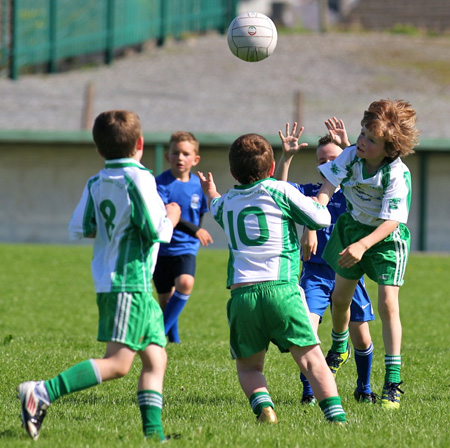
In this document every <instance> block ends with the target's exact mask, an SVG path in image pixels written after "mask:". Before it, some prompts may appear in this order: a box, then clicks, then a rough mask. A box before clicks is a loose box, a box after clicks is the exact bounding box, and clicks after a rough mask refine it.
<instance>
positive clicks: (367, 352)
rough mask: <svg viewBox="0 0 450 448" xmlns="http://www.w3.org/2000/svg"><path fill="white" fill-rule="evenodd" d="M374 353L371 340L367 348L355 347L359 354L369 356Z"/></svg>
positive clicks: (356, 352) (356, 353)
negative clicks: (358, 348) (359, 348)
mask: <svg viewBox="0 0 450 448" xmlns="http://www.w3.org/2000/svg"><path fill="white" fill-rule="evenodd" d="M372 353H373V342H371V343H370V346H369V348H366V349H365V350H357V349H356V348H355V355H358V356H369V355H370V354H372Z"/></svg>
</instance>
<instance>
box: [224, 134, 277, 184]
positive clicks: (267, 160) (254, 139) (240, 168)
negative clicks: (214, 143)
mask: <svg viewBox="0 0 450 448" xmlns="http://www.w3.org/2000/svg"><path fill="white" fill-rule="evenodd" d="M228 159H229V162H230V171H231V174H232V175H233V176H234V177H235V178H236V179H237V180H238V181H239V183H241V184H244V185H247V184H252V183H254V182H256V181H258V180H261V179H265V178H266V177H268V175H269V172H270V168H271V166H272V163H273V160H274V156H273V149H272V145H271V144H270V143H269V141H268V140H267V139H265V138H264V137H262V136H261V135H259V134H245V135H241V136H240V137H238V138H237V139H236V140H235V141H234V142H233V143H232V145H231V146H230V150H229V153H228Z"/></svg>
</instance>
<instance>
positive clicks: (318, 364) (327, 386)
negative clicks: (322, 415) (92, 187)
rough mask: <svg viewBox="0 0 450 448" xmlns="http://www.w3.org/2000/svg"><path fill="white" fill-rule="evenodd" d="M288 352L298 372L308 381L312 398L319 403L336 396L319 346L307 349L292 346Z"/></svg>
mask: <svg viewBox="0 0 450 448" xmlns="http://www.w3.org/2000/svg"><path fill="white" fill-rule="evenodd" d="M290 352H291V354H292V356H293V358H294V360H295V362H296V363H297V365H298V366H299V367H300V370H301V371H302V372H303V374H304V375H305V376H306V378H307V379H308V381H309V384H310V385H311V387H312V390H313V392H314V396H315V397H316V398H317V400H318V401H319V402H320V401H322V400H323V399H325V398H329V397H336V396H338V390H337V386H336V381H335V380H334V377H333V374H332V373H331V370H330V369H329V367H328V366H327V363H326V362H325V358H324V357H323V353H322V350H321V349H320V346H319V345H312V346H309V347H298V346H296V345H294V346H292V347H291V348H290Z"/></svg>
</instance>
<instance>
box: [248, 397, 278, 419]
mask: <svg viewBox="0 0 450 448" xmlns="http://www.w3.org/2000/svg"><path fill="white" fill-rule="evenodd" d="M249 401H250V406H251V407H252V410H253V412H254V413H255V414H256V415H259V414H261V409H262V408H266V407H268V406H271V407H272V408H275V406H274V404H273V401H272V398H270V395H269V394H268V393H267V392H255V393H254V394H252V396H251V397H250V398H249Z"/></svg>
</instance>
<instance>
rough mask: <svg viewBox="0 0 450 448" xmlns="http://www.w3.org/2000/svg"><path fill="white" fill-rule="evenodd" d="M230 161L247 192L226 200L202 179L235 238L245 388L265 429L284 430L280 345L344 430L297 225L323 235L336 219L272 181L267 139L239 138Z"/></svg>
mask: <svg viewBox="0 0 450 448" xmlns="http://www.w3.org/2000/svg"><path fill="white" fill-rule="evenodd" d="M229 161H230V171H231V173H232V175H233V177H234V178H235V179H236V180H238V182H239V183H240V184H241V185H239V186H236V187H235V188H232V189H230V190H229V191H228V192H227V193H226V194H224V195H223V196H220V194H219V193H218V192H217V190H216V186H215V184H214V180H213V176H212V174H211V173H208V178H206V177H205V176H204V174H203V173H200V172H199V177H200V180H201V183H202V188H203V191H204V193H205V195H206V196H207V198H208V201H209V203H210V209H211V212H212V215H213V217H214V219H215V220H216V221H217V222H218V223H219V225H220V226H221V227H222V228H223V229H224V231H225V233H226V234H227V237H228V247H229V251H230V258H229V264H228V279H227V287H228V288H230V289H231V299H230V300H229V301H228V304H227V315H228V321H229V325H230V350H231V355H232V358H234V359H235V360H236V367H237V372H238V376H239V381H240V384H241V387H242V389H243V391H244V393H245V394H246V396H247V398H248V399H249V401H250V405H251V407H252V409H253V412H254V413H255V414H256V416H257V419H258V421H260V422H268V423H277V416H276V414H275V412H274V404H273V401H272V398H271V397H270V395H269V391H268V388H267V382H266V379H265V377H264V375H263V366H264V359H265V354H266V352H267V350H268V348H269V343H270V342H273V343H274V344H275V345H277V346H278V348H279V350H280V351H281V352H288V351H290V352H291V354H292V356H293V357H294V359H295V361H296V363H297V364H298V366H299V367H300V369H301V370H302V372H303V373H304V374H305V376H306V377H307V378H308V379H309V381H310V383H311V385H312V388H313V390H314V394H315V395H316V394H317V395H316V396H317V399H318V400H319V402H320V403H319V404H320V407H321V408H322V410H323V412H324V414H325V417H326V419H327V420H329V421H332V422H335V423H340V424H342V423H343V422H345V421H346V417H345V412H344V410H343V409H342V405H341V400H340V397H339V396H338V392H337V388H336V383H335V381H334V378H333V375H332V374H331V371H330V370H329V369H328V367H327V364H326V362H325V358H324V356H323V354H322V351H321V350H320V347H319V343H320V341H319V339H318V336H317V333H316V331H315V330H314V328H313V325H312V322H311V319H310V315H309V311H308V307H307V305H306V301H305V298H304V295H303V291H302V290H301V288H300V286H299V285H298V276H299V255H298V251H299V243H298V236H297V231H296V226H295V224H296V223H297V224H303V225H307V226H308V227H310V228H312V229H318V228H321V227H325V226H328V225H330V214H329V212H328V210H327V209H326V208H325V207H322V206H320V205H318V204H317V203H316V202H315V201H313V200H312V199H311V198H307V197H306V196H304V195H303V194H302V193H300V192H299V191H298V190H297V189H295V188H294V187H293V186H292V185H290V184H288V183H287V182H281V181H277V180H275V179H273V178H271V176H272V174H273V172H274V169H275V162H274V159H273V150H272V147H271V145H270V143H269V142H268V141H267V140H266V139H265V138H264V137H261V136H260V135H257V134H246V135H243V136H241V137H239V138H238V139H237V140H236V141H235V142H234V143H233V144H232V145H231V147H230V152H229Z"/></svg>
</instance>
